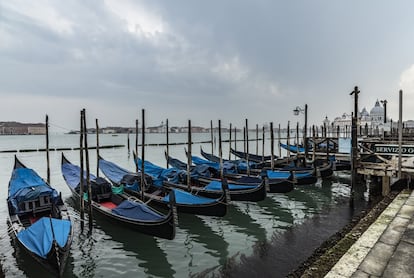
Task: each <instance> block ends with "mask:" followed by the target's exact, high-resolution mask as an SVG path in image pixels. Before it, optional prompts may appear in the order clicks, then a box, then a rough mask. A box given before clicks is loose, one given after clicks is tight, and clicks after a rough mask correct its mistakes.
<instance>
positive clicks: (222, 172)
mask: <svg viewBox="0 0 414 278" xmlns="http://www.w3.org/2000/svg"><path fill="white" fill-rule="evenodd" d="M218 132H219V134H218V136H219V157H220V178H223V176H224V171H223V150H222V148H221V121H220V120H218Z"/></svg>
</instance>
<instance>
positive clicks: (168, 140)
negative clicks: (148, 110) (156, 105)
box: [165, 119, 170, 169]
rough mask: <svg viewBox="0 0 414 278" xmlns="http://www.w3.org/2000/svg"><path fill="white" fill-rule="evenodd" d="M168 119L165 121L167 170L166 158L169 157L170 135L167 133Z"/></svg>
mask: <svg viewBox="0 0 414 278" xmlns="http://www.w3.org/2000/svg"><path fill="white" fill-rule="evenodd" d="M169 132H170V131H169V126H168V119H167V120H166V121H165V135H166V136H167V142H166V144H167V169H168V168H169V164H168V157H170V133H169Z"/></svg>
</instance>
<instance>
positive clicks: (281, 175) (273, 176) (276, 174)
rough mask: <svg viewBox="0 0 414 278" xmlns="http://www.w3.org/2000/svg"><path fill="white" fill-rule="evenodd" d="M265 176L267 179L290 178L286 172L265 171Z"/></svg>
mask: <svg viewBox="0 0 414 278" xmlns="http://www.w3.org/2000/svg"><path fill="white" fill-rule="evenodd" d="M266 174H267V176H268V177H269V179H287V178H289V176H290V172H287V171H272V170H267V171H266Z"/></svg>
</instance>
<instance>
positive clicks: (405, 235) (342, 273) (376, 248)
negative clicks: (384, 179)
mask: <svg viewBox="0 0 414 278" xmlns="http://www.w3.org/2000/svg"><path fill="white" fill-rule="evenodd" d="M413 215H414V191H411V190H404V191H402V192H401V193H400V194H398V196H397V197H396V198H395V199H394V200H393V201H392V203H391V204H390V205H389V206H388V207H387V208H386V209H385V210H384V211H383V212H382V213H381V214H380V216H379V217H378V218H377V219H376V221H375V222H374V223H373V224H371V226H370V227H369V228H368V229H367V230H366V231H365V232H364V233H363V234H362V236H361V237H360V238H359V239H358V240H357V241H356V242H355V243H354V244H353V245H352V247H351V248H350V249H349V250H348V251H347V252H346V253H345V254H344V255H343V256H342V258H341V259H340V260H339V261H338V262H337V263H336V264H335V266H334V267H333V268H332V269H331V271H330V272H329V273H328V274H327V275H326V276H325V278H345V277H398V278H404V277H407V278H408V277H414V217H413Z"/></svg>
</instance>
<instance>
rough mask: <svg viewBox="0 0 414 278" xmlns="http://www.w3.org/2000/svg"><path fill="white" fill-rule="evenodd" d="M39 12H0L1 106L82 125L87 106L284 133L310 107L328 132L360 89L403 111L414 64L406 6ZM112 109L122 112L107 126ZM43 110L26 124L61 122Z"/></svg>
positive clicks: (1, 8) (365, 96) (133, 5)
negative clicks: (26, 106) (269, 126)
mask: <svg viewBox="0 0 414 278" xmlns="http://www.w3.org/2000/svg"><path fill="white" fill-rule="evenodd" d="M36 4H37V5H36V7H34V6H33V7H30V6H29V7H27V5H26V3H25V2H19V1H16V2H14V1H13V2H7V3H3V4H0V38H2V39H0V64H1V65H2V67H1V68H0V84H1V87H0V96H8V95H10V94H13V95H15V96H25V95H30V96H31V97H33V96H37V97H39V98H43V99H45V100H47V99H48V98H51V99H53V100H56V99H60V100H61V101H65V102H67V104H68V105H67V107H66V109H67V110H68V111H69V110H74V111H76V112H74V113H73V114H75V115H77V109H79V106H80V105H82V99H83V100H84V104H85V105H86V104H87V105H89V106H91V107H86V108H87V109H92V110H93V111H94V113H96V117H99V118H100V117H102V118H105V119H106V120H107V121H108V124H111V125H116V124H119V125H126V124H128V123H130V122H131V123H133V121H134V118H136V117H137V115H138V113H137V111H138V110H139V109H140V108H146V109H147V111H148V114H149V115H150V116H149V117H148V119H150V120H151V121H152V122H153V123H158V122H160V121H161V120H164V119H165V118H167V117H168V118H170V121H171V122H172V123H173V122H174V121H176V122H177V123H185V121H186V120H187V119H189V118H191V119H194V120H195V122H199V123H201V124H206V125H207V124H208V123H209V121H210V119H213V120H216V119H218V118H221V119H222V120H223V121H226V122H235V123H236V122H240V123H241V122H242V119H244V118H249V119H250V120H251V122H252V123H256V122H257V123H259V124H262V123H264V122H269V121H274V122H275V123H281V124H282V125H286V122H287V121H288V120H291V121H297V120H298V118H295V117H294V116H293V115H292V109H293V108H294V107H295V106H296V105H304V104H305V103H308V104H309V111H310V120H311V121H312V122H314V123H319V122H320V121H321V120H322V119H323V118H324V116H325V115H328V116H329V117H330V118H333V117H335V116H337V115H338V114H341V113H342V112H349V111H351V110H352V99H351V98H350V96H349V95H348V93H349V91H351V90H352V88H353V86H354V85H359V86H360V88H361V91H362V94H361V102H362V106H367V107H370V106H371V105H372V104H373V102H374V101H375V99H376V98H380V99H382V98H387V99H388V101H389V103H392V102H393V101H394V102H397V96H396V92H397V91H398V89H399V87H398V86H399V84H400V83H399V82H400V76H401V75H402V73H403V72H406V70H407V69H408V68H410V67H411V65H412V64H413V57H412V53H411V52H412V49H413V38H414V36H413V35H414V34H413V32H414V31H413V29H412V28H411V26H413V23H414V22H413V21H414V19H413V18H412V16H411V14H410V11H411V10H412V9H410V8H412V7H413V4H411V2H407V1H402V2H400V1H399V2H398V3H393V4H392V5H391V4H388V3H387V2H382V1H380V2H378V1H364V2H362V3H361V2H360V1H348V2H346V3H345V2H340V3H329V4H327V3H326V1H299V2H294V3H290V2H286V1H264V0H261V1H224V2H223V1H172V2H170V1H167V2H165V1H151V2H144V1H142V2H141V1H131V2H129V1H113V2H111V1H108V2H105V1H104V2H102V1H87V2H84V1H65V2H59V3H57V2H54V1H42V2H38V3H36ZM364 102H365V103H364ZM111 105H113V106H114V107H113V109H114V110H115V111H116V110H119V109H122V113H115V114H114V115H112V117H107V116H106V115H105V113H106V112H105V111H104V110H105V109H108V107H111ZM389 107H390V108H391V107H393V106H392V104H390V106H389ZM40 109H42V110H40ZM38 110H40V111H38ZM38 110H36V109H35V108H33V109H32V110H25V113H26V114H24V115H27V118H28V120H29V119H31V118H33V115H41V114H42V112H45V113H48V112H49V113H54V114H57V113H58V112H59V111H58V110H56V111H54V108H53V107H50V106H49V107H48V106H45V107H39V108H38ZM100 110H102V115H99V111H100ZM0 113H1V112H0ZM30 113H31V114H30ZM390 113H391V114H392V113H394V114H395V115H396V114H397V111H392V109H391V110H390ZM0 115H1V114H0ZM1 116H2V117H6V116H5V115H1ZM413 116H414V115H413ZM7 117H9V115H7ZM16 117H17V116H16ZM19 117H20V116H19ZM42 118H43V116H42ZM76 122H77V119H75V120H73V121H72V120H71V121H67V122H65V117H62V123H61V125H68V126H69V125H72V123H76Z"/></svg>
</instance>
